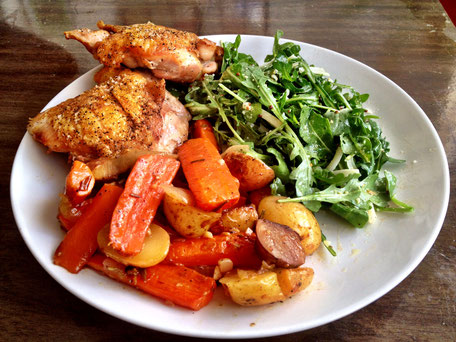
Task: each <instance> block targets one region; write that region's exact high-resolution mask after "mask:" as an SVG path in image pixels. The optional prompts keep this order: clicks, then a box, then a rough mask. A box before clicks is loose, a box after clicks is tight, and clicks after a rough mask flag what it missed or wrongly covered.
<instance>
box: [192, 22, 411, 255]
mask: <svg viewBox="0 0 456 342" xmlns="http://www.w3.org/2000/svg"><path fill="white" fill-rule="evenodd" d="M282 35H283V32H281V31H277V33H276V35H275V39H274V46H273V49H272V53H271V54H270V55H268V56H266V58H265V60H264V63H263V64H261V65H260V64H259V63H258V62H257V61H255V60H254V59H253V57H252V56H250V55H247V54H244V53H241V52H239V46H240V44H241V37H240V36H237V38H236V40H235V41H234V42H232V43H231V42H229V43H222V46H223V48H224V56H223V63H222V66H221V70H220V73H219V74H217V75H215V76H214V75H206V76H205V77H204V79H203V80H198V81H195V82H194V83H192V84H191V85H190V87H189V88H188V90H187V92H186V94H185V100H184V103H185V106H186V107H187V109H188V110H189V111H190V113H191V114H192V116H193V119H194V120H199V119H209V120H211V122H212V123H213V127H214V131H215V134H216V137H217V140H218V143H219V145H220V146H225V147H228V146H231V145H248V146H249V147H250V148H249V150H248V152H246V153H248V154H249V155H251V156H253V157H256V158H259V159H261V160H262V161H264V162H265V163H266V164H267V165H269V166H270V167H272V168H273V170H274V172H275V179H274V181H273V182H272V184H271V191H272V194H274V195H282V196H286V197H287V198H286V199H283V200H282V201H283V202H301V203H303V204H304V205H305V206H306V207H307V208H308V209H310V210H312V211H313V212H318V211H319V210H320V209H322V208H328V209H329V210H330V211H332V212H333V213H335V214H336V215H339V216H340V217H342V218H343V219H345V220H346V221H348V222H349V223H350V224H351V225H352V226H354V227H357V228H362V227H364V226H365V225H366V223H368V222H369V221H371V220H372V218H373V217H374V216H375V212H376V211H391V212H411V211H413V207H412V206H410V205H408V204H406V203H403V202H402V201H400V200H399V199H398V198H397V197H396V177H395V176H394V174H392V173H391V172H389V171H387V170H382V168H383V166H384V165H385V163H388V162H389V163H403V162H404V160H399V159H395V158H392V157H391V156H389V154H388V153H389V152H390V146H389V143H388V141H387V140H386V139H385V137H384V136H383V135H382V131H381V129H380V127H379V126H378V124H377V122H376V120H377V119H379V117H378V116H377V115H374V114H372V113H371V112H369V110H367V109H366V108H365V107H364V103H365V102H366V101H367V99H368V97H369V95H368V94H360V93H359V92H357V91H356V90H355V89H353V88H352V87H351V86H348V85H344V84H341V83H339V82H337V81H335V80H332V79H331V78H330V77H329V76H330V75H329V74H328V73H326V72H325V70H323V69H322V68H319V67H316V66H313V65H309V64H308V63H307V62H306V61H305V60H304V59H303V58H302V57H301V56H300V46H299V45H297V44H294V43H292V42H285V43H283V44H281V43H280V41H279V40H280V38H281V37H282ZM325 239H326V238H325V237H324V235H322V240H323V241H324V240H325ZM324 245H325V246H326V248H328V250H329V251H330V252H331V254H333V255H335V251H334V250H333V249H332V247H331V246H329V245H328V244H324Z"/></svg>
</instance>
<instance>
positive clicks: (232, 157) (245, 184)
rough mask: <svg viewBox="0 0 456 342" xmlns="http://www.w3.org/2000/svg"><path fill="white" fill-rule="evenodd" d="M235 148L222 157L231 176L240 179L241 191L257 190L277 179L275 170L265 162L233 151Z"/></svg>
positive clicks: (228, 150)
mask: <svg viewBox="0 0 456 342" xmlns="http://www.w3.org/2000/svg"><path fill="white" fill-rule="evenodd" d="M234 147H237V146H232V147H230V148H229V149H227V150H226V151H225V152H224V153H223V155H222V157H223V160H224V161H225V163H226V165H227V166H228V168H229V169H230V172H231V174H232V175H233V176H234V177H236V178H237V179H239V189H240V190H241V191H252V190H257V189H260V188H262V187H264V186H266V185H268V184H269V183H271V182H272V180H273V179H274V177H275V173H274V170H273V169H271V168H270V167H269V166H267V165H266V164H265V163H264V162H263V161H261V160H259V159H257V158H254V157H252V156H249V155H247V154H245V152H240V151H239V150H236V149H233V148H234Z"/></svg>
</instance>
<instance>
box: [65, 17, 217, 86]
mask: <svg viewBox="0 0 456 342" xmlns="http://www.w3.org/2000/svg"><path fill="white" fill-rule="evenodd" d="M97 25H98V27H99V28H100V30H98V31H92V30H90V29H86V28H85V29H80V30H73V31H67V32H65V37H66V38H67V39H75V40H78V41H79V42H81V43H82V44H84V46H85V47H86V48H87V50H88V51H89V52H90V53H92V54H93V56H94V57H95V58H96V59H97V60H99V61H100V62H101V63H102V64H104V65H106V66H110V67H115V68H119V67H120V66H121V65H124V66H126V67H128V68H138V67H139V68H148V69H151V70H152V72H153V74H154V76H156V77H158V78H164V79H167V80H171V81H176V82H193V81H194V80H196V79H198V78H200V77H201V76H202V75H203V74H205V73H209V74H210V73H214V72H216V71H217V68H218V65H217V62H218V61H219V60H220V58H221V56H222V55H223V49H222V48H221V47H219V46H217V45H216V44H215V43H214V42H212V41H210V40H208V39H199V38H198V36H197V35H196V34H194V33H190V32H184V31H179V30H175V29H172V28H168V27H164V26H160V25H155V24H153V23H150V22H149V23H147V24H136V25H131V26H120V25H106V24H105V23H104V22H103V21H99V22H98V24H97Z"/></svg>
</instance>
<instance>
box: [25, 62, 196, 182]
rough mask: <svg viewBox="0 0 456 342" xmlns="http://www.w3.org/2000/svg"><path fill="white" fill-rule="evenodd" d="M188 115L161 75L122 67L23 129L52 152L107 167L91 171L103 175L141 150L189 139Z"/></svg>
mask: <svg viewBox="0 0 456 342" xmlns="http://www.w3.org/2000/svg"><path fill="white" fill-rule="evenodd" d="M189 119H190V115H189V113H188V112H187V110H186V109H185V107H184V106H183V105H182V104H181V103H180V102H179V100H177V99H176V98H175V97H174V96H172V95H171V94H170V93H169V92H167V91H166V89H165V81H164V80H158V79H156V78H155V77H153V76H151V75H150V74H145V73H141V72H134V71H130V70H128V69H126V70H124V71H122V72H121V73H120V74H119V75H117V76H114V77H112V78H110V79H109V80H107V81H106V82H104V83H101V84H99V85H97V86H95V87H94V88H92V89H90V90H88V91H86V92H84V93H83V94H81V95H79V96H77V97H75V98H73V99H69V100H67V101H65V102H63V103H61V104H59V105H57V106H55V107H53V108H50V109H48V110H46V111H44V112H42V113H40V114H38V115H37V116H36V117H34V118H33V119H31V120H30V122H29V125H28V127H27V130H28V132H29V133H30V134H31V135H32V137H33V138H34V139H35V140H37V141H39V142H40V143H42V144H43V145H45V146H46V147H47V148H48V149H49V150H50V151H54V152H69V153H70V156H71V157H72V158H73V159H78V160H81V161H85V162H89V166H90V164H92V167H93V168H94V167H95V166H98V167H99V166H100V165H102V166H103V165H105V166H107V167H109V168H110V169H109V170H104V169H101V170H99V171H100V172H99V176H97V175H95V178H97V179H102V178H112V177H113V176H115V175H117V174H118V173H120V172H125V171H127V170H128V168H129V167H130V166H131V163H134V161H135V160H136V157H137V156H138V155H140V154H144V153H146V152H150V151H159V152H166V153H173V152H174V150H175V148H176V147H177V146H178V145H179V144H181V143H182V142H183V141H185V140H186V139H187V134H188V121H189ZM123 157H125V162H124V161H123V160H122V158H123ZM105 163H108V164H105Z"/></svg>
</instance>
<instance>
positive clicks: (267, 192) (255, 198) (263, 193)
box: [249, 186, 271, 215]
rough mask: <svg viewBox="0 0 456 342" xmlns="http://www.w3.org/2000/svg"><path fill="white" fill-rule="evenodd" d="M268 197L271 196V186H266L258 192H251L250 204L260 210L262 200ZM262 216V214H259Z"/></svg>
mask: <svg viewBox="0 0 456 342" xmlns="http://www.w3.org/2000/svg"><path fill="white" fill-rule="evenodd" d="M267 196H271V188H270V187H269V186H264V187H262V188H259V189H258V190H253V191H250V192H249V200H250V203H252V204H255V206H256V207H257V208H258V205H259V204H260V202H261V200H262V199H263V198H265V197H267ZM259 214H260V215H261V213H259Z"/></svg>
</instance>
